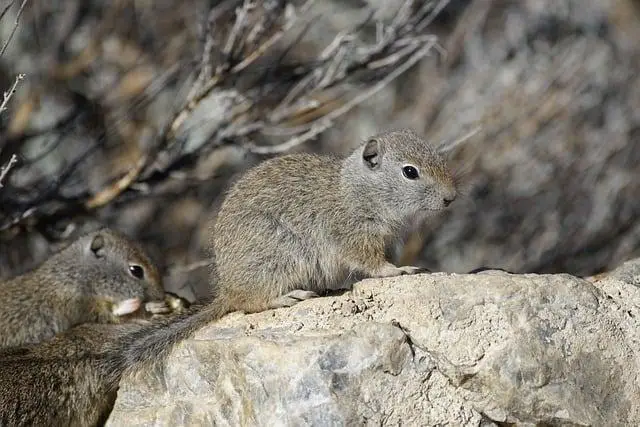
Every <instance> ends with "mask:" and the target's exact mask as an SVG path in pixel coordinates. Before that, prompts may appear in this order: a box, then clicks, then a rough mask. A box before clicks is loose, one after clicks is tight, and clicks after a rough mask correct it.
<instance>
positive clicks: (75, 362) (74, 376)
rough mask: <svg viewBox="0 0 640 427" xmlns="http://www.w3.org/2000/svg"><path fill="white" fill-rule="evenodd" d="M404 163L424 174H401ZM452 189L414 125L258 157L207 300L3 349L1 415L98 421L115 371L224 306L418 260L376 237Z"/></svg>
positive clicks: (235, 204) (284, 300) (35, 420)
mask: <svg viewBox="0 0 640 427" xmlns="http://www.w3.org/2000/svg"><path fill="white" fill-rule="evenodd" d="M372 151H375V152H377V154H378V157H377V160H378V167H375V168H373V169H371V170H365V169H364V168H366V167H367V166H366V164H367V162H366V161H364V160H363V152H364V153H368V154H370V153H371V152H372ZM369 160H370V161H371V160H372V159H371V158H370V159H369ZM405 163H411V164H413V165H414V166H416V167H418V168H419V169H420V172H421V174H422V179H421V180H419V181H418V182H412V183H411V184H409V183H408V182H405V181H403V179H404V178H403V176H402V171H401V167H402V166H403V165H404V164H405ZM455 196H456V189H455V185H454V180H453V177H452V176H451V174H450V172H449V170H448V169H447V168H446V165H445V163H444V161H443V160H442V159H441V158H440V156H438V155H437V153H436V151H435V150H434V149H433V148H432V147H430V146H429V145H427V144H426V143H425V142H424V141H423V140H421V139H420V138H418V137H417V136H416V135H415V134H414V133H413V132H410V131H397V132H391V133H385V134H381V135H378V136H377V137H375V138H372V139H370V140H369V141H368V142H366V143H365V144H363V145H362V146H361V147H359V148H358V149H357V150H356V151H355V152H354V153H353V154H352V155H351V156H350V157H348V158H346V159H340V158H337V157H330V156H314V155H308V154H295V155H289V156H283V157H279V158H275V159H271V160H268V161H265V162H263V163H262V164H260V165H259V166H257V167H256V168H254V169H252V170H251V171H249V172H248V173H247V174H246V175H245V176H244V177H243V178H242V179H240V180H239V181H238V183H237V184H236V185H235V186H234V187H233V188H232V189H231V190H230V191H229V193H228V196H227V198H226V200H225V202H224V203H223V205H222V207H221V210H220V212H219V215H218V216H217V222H216V224H215V225H214V226H212V227H213V229H212V230H211V246H212V248H214V249H215V250H216V263H215V264H216V267H217V268H216V269H214V273H213V276H214V277H215V278H216V279H217V280H218V282H217V289H216V292H215V293H216V296H215V299H214V300H213V302H212V303H210V304H208V305H207V306H205V307H204V308H202V309H198V308H196V307H192V308H191V309H189V310H188V313H187V314H181V315H178V316H175V317H173V318H171V319H154V320H152V321H151V324H149V325H141V324H121V325H96V324H93V325H83V326H80V327H77V328H75V329H72V330H70V331H67V332H66V333H64V334H62V335H59V336H57V337H56V338H54V339H53V340H52V341H50V342H46V343H43V344H40V345H37V346H30V347H26V348H24V349H12V350H10V351H5V352H2V351H0V401H1V402H2V404H1V405H0V425H5V424H6V425H70V426H78V425H83V426H84V425H96V424H97V423H98V422H100V421H101V420H104V418H105V417H106V415H107V413H108V411H109V408H110V405H111V404H112V403H113V395H114V392H115V389H116V388H117V385H118V383H119V381H120V379H121V377H122V376H123V375H127V374H128V373H129V372H135V371H136V370H138V369H140V367H141V366H142V365H144V364H146V363H154V362H157V361H160V360H162V359H163V357H164V356H165V355H166V354H168V352H169V351H170V350H171V348H172V347H173V345H174V344H176V343H178V342H180V341H181V340H183V339H185V338H186V337H188V336H190V335H191V334H192V333H193V332H194V331H195V330H197V329H199V328H200V327H202V326H204V325H206V324H208V323H210V322H211V321H214V320H216V319H218V318H220V317H221V316H222V315H224V314H226V313H227V312H230V311H233V310H244V311H247V312H251V311H259V310H264V309H267V308H269V307H274V306H282V305H290V304H293V303H295V301H297V300H298V299H304V298H305V297H309V296H310V295H311V294H314V293H315V292H316V291H320V290H323V289H325V288H327V287H330V286H331V285H333V284H334V283H336V282H338V281H340V280H342V279H343V278H344V277H345V276H348V275H349V274H350V273H352V272H356V271H358V272H362V273H365V274H368V275H371V276H377V277H381V276H386V275H394V274H403V273H413V272H416V271H419V269H417V268H415V267H396V266H394V265H392V264H391V263H389V262H388V261H386V260H385V258H384V246H385V244H386V243H387V241H388V240H389V239H392V238H393V237H394V236H396V235H397V233H398V232H399V230H401V229H402V227H403V226H404V225H405V224H406V222H407V220H408V219H409V218H412V217H415V215H425V214H428V213H429V212H435V211H440V210H442V209H443V208H444V206H445V205H446V204H448V203H449V202H450V201H452V200H453V199H454V198H455ZM445 200H447V202H445Z"/></svg>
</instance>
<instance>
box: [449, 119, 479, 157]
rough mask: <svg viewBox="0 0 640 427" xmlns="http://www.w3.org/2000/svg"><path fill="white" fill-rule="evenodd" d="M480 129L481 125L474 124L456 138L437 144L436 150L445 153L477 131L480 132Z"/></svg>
mask: <svg viewBox="0 0 640 427" xmlns="http://www.w3.org/2000/svg"><path fill="white" fill-rule="evenodd" d="M480 130H482V126H476V127H475V128H473V129H472V130H471V131H469V132H467V133H466V134H464V135H463V136H461V137H460V138H458V139H455V140H453V141H451V142H442V143H440V144H439V145H438V151H439V152H440V153H446V152H448V151H451V150H453V149H454V148H456V147H457V146H458V145H460V144H462V143H463V142H465V141H466V140H468V139H469V138H471V137H472V136H474V135H476V134H477V133H478V132H480Z"/></svg>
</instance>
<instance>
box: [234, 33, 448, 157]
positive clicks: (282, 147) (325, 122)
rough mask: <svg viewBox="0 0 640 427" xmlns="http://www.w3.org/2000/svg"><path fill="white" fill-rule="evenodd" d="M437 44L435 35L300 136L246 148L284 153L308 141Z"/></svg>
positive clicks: (254, 151) (268, 152) (270, 152)
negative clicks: (387, 72) (379, 78)
mask: <svg viewBox="0 0 640 427" xmlns="http://www.w3.org/2000/svg"><path fill="white" fill-rule="evenodd" d="M435 44H437V41H436V39H435V37H434V39H432V40H431V41H430V42H429V43H428V44H427V45H425V46H423V47H422V48H420V49H418V50H417V51H416V52H415V53H414V54H413V55H412V56H411V57H410V58H408V59H407V60H406V61H405V62H404V64H402V65H400V66H399V67H398V68H396V69H395V70H393V71H391V72H390V73H389V74H388V75H387V76H385V77H384V78H383V79H382V80H380V81H379V82H378V83H376V84H375V85H373V86H372V87H371V88H370V89H369V90H366V91H364V92H362V93H361V94H359V95H357V96H355V97H354V98H353V99H351V100H350V101H349V102H347V103H345V104H344V105H342V106H341V107H339V108H336V109H335V110H333V111H331V112H330V113H329V114H327V115H326V116H324V117H323V118H322V119H319V120H317V121H316V122H315V124H314V123H312V124H310V125H309V127H310V128H309V130H308V131H306V132H305V133H303V134H302V135H299V136H297V137H295V138H291V139H289V140H288V141H286V142H284V143H282V144H277V145H271V146H256V145H253V144H248V145H247V147H246V148H247V149H248V150H249V151H250V152H252V153H255V154H277V153H284V152H286V151H289V150H291V149H293V148H294V147H297V146H298V145H300V144H302V143H304V142H306V141H308V140H309V139H311V138H314V137H315V136H317V135H319V134H320V133H322V132H324V131H325V130H326V129H328V128H329V127H330V126H331V124H332V123H333V120H335V119H337V118H338V117H340V116H341V115H343V114H345V113H346V112H348V111H350V110H351V109H352V108H353V107H355V106H356V105H359V104H361V103H362V102H364V101H366V100H367V99H369V98H370V97H371V96H373V95H374V94H376V93H378V92H379V91H380V90H382V89H383V88H384V87H385V86H387V85H388V84H389V83H390V82H392V81H393V80H395V79H396V78H397V77H398V76H400V75H401V74H403V73H404V72H405V71H407V70H408V69H409V68H411V67H412V66H414V65H415V64H416V63H417V62H418V61H419V60H421V59H422V58H424V57H425V56H426V55H427V54H428V53H429V51H430V50H431V49H432V48H433V46H434V45H435ZM264 133H265V134H266V133H267V132H264Z"/></svg>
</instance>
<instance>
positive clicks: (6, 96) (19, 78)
mask: <svg viewBox="0 0 640 427" xmlns="http://www.w3.org/2000/svg"><path fill="white" fill-rule="evenodd" d="M22 79H24V74H18V75H17V76H16V79H15V80H14V81H13V84H12V85H11V89H9V90H8V91H6V92H5V93H4V96H3V99H2V104H0V114H2V113H4V112H5V111H6V110H7V105H8V104H9V100H10V99H11V97H12V96H13V94H14V93H16V88H17V87H18V84H19V83H20V82H21V81H22Z"/></svg>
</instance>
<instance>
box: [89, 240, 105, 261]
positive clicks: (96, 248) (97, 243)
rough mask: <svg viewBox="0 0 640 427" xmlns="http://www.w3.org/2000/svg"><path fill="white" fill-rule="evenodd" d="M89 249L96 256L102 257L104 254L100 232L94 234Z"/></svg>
mask: <svg viewBox="0 0 640 427" xmlns="http://www.w3.org/2000/svg"><path fill="white" fill-rule="evenodd" d="M90 249H91V252H93V255H95V257H96V258H102V257H103V256H104V250H103V249H104V237H102V235H101V234H98V235H96V236H95V237H94V238H93V240H91V246H90Z"/></svg>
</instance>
